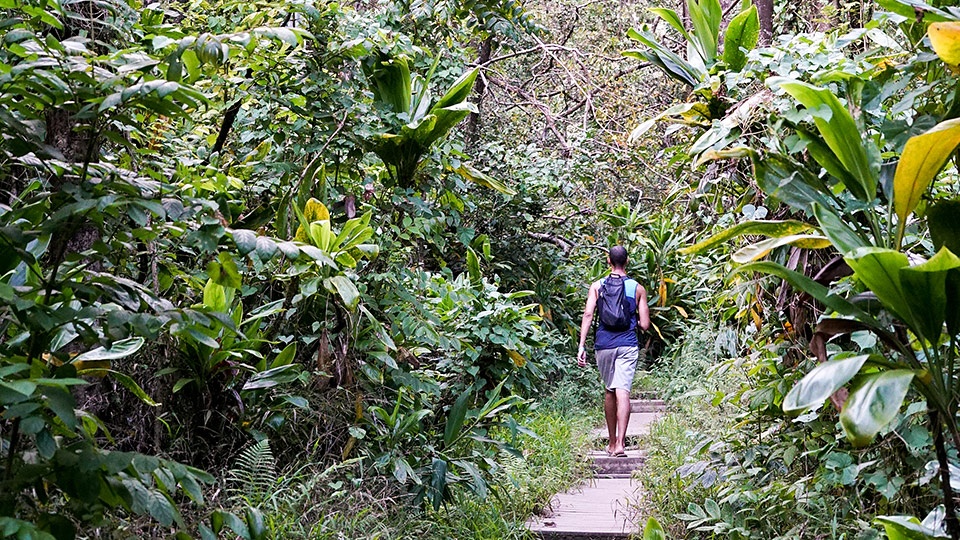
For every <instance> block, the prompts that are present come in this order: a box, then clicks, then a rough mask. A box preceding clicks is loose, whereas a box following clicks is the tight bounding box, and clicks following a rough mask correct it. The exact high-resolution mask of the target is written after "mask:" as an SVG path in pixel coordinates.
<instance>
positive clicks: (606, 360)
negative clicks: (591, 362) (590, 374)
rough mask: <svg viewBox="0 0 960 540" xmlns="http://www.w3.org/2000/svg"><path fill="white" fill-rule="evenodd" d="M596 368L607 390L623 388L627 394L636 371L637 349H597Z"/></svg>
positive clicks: (638, 351)
mask: <svg viewBox="0 0 960 540" xmlns="http://www.w3.org/2000/svg"><path fill="white" fill-rule="evenodd" d="M596 356H597V368H598V369H600V378H601V379H603V385H604V386H605V387H606V388H607V390H613V389H614V388H623V389H624V390H626V391H627V392H629V391H630V388H631V387H632V386H633V374H634V373H635V372H636V371H637V358H639V356H640V349H639V347H617V348H616V349H597V351H596Z"/></svg>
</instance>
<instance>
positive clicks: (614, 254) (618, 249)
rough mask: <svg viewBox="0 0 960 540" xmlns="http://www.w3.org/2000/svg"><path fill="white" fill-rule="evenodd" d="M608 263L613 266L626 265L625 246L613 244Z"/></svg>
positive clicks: (621, 266)
mask: <svg viewBox="0 0 960 540" xmlns="http://www.w3.org/2000/svg"><path fill="white" fill-rule="evenodd" d="M610 264H611V265H613V266H614V268H623V267H625V266H626V265H627V248H625V247H623V246H613V247H612V248H610Z"/></svg>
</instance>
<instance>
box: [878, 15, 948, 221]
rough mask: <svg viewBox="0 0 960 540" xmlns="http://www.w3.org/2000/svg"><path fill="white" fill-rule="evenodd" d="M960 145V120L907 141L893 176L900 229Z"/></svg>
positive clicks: (942, 124)
mask: <svg viewBox="0 0 960 540" xmlns="http://www.w3.org/2000/svg"><path fill="white" fill-rule="evenodd" d="M935 24H937V23H935ZM931 26H933V25H931ZM958 144H960V119H958V118H955V119H953V120H947V121H946V122H940V123H939V124H937V125H936V126H934V127H933V128H931V129H930V130H929V131H926V132H924V133H921V134H920V135H917V136H915V137H910V139H909V140H908V141H907V145H906V146H904V148H903V155H901V156H900V163H898V164H897V172H896V173H895V174H894V176H893V206H894V208H895V209H896V211H897V217H899V218H900V224H901V225H900V226H901V227H903V225H904V224H905V223H906V220H907V216H909V215H910V212H913V210H914V209H915V208H916V207H917V204H918V203H919V202H920V196H921V195H923V193H924V192H925V191H926V190H927V188H928V187H929V186H930V182H932V181H933V178H934V177H935V176H936V175H937V173H938V172H940V169H942V168H943V165H944V164H945V163H946V162H947V159H949V158H950V155H951V154H953V151H954V150H955V149H956V148H957V145H958Z"/></svg>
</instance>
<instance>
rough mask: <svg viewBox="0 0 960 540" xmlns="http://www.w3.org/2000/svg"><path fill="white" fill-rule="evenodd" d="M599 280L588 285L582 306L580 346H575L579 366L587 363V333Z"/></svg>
mask: <svg viewBox="0 0 960 540" xmlns="http://www.w3.org/2000/svg"><path fill="white" fill-rule="evenodd" d="M599 283H600V282H599V281H598V282H597V283H594V284H593V285H590V292H589V293H587V305H586V307H584V308H583V319H581V320H580V346H579V347H578V348H577V364H578V365H579V366H580V367H584V366H586V365H587V349H586V344H587V333H589V332H590V325H591V324H593V312H594V311H596V309H597V288H598V285H599Z"/></svg>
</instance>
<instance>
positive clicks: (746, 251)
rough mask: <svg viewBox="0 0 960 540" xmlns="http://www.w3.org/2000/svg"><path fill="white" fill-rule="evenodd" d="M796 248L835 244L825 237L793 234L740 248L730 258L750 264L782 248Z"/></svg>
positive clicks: (812, 247) (825, 246) (816, 247)
mask: <svg viewBox="0 0 960 540" xmlns="http://www.w3.org/2000/svg"><path fill="white" fill-rule="evenodd" d="M787 245H789V246H794V247H798V248H802V249H825V248H828V247H830V246H832V245H833V244H831V243H830V240H829V239H827V238H826V237H824V236H820V235H816V234H793V235H789V236H783V237H780V238H768V239H766V240H763V241H761V242H757V243H756V244H751V245H749V246H745V247H742V248H740V249H739V250H738V251H737V252H736V253H734V254H733V255H732V256H731V257H730V258H731V259H733V261H734V262H737V263H741V264H744V263H748V262H751V261H756V260H757V259H761V258H763V257H765V256H767V254H768V253H770V252H771V251H773V250H774V249H776V248H778V247H781V246H787Z"/></svg>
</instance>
